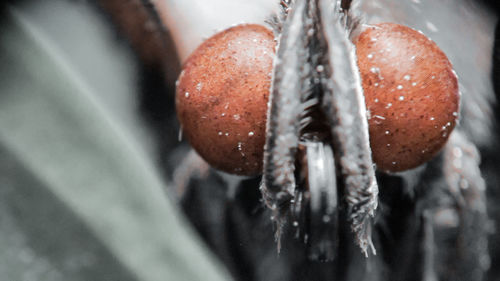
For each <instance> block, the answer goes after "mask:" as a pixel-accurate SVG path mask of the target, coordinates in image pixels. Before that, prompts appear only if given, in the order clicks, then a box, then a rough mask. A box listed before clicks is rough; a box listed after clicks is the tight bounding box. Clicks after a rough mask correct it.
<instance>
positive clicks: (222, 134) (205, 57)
mask: <svg viewBox="0 0 500 281" xmlns="http://www.w3.org/2000/svg"><path fill="white" fill-rule="evenodd" d="M275 47H276V42H275V40H274V35H273V32H272V31H271V30H269V29H267V28H265V27H263V26H261V25H255V24H245V25H239V26H236V27H232V28H229V29H227V30H224V31H222V32H220V33H217V34H216V35H214V36H212V37H211V38H209V39H208V40H206V41H205V42H204V43H203V44H201V45H200V46H199V47H198V48H197V49H196V50H195V51H194V52H193V54H191V56H190V57H189V58H188V59H187V61H186V63H185V65H184V68H183V71H182V73H181V75H180V77H179V81H178V85H177V93H176V107H177V115H178V117H179V120H180V123H181V125H182V129H183V133H184V135H185V136H186V137H187V139H188V140H189V142H190V143H191V145H192V146H193V148H194V149H195V150H196V151H197V152H198V153H199V154H200V155H201V156H202V157H203V158H204V159H205V160H206V161H207V162H208V163H209V164H210V165H212V166H213V167H215V168H217V169H220V170H222V171H225V172H229V173H233V174H239V175H256V174H259V173H261V170H262V157H263V156H262V154H263V149H264V142H265V127H266V114H267V102H268V97H269V88H270V84H271V74H272V65H273V58H274V53H275Z"/></svg>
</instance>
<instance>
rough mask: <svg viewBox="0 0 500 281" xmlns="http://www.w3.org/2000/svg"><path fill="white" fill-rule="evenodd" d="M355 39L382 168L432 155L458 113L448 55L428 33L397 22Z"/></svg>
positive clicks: (373, 144)
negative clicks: (426, 34)
mask: <svg viewBox="0 0 500 281" xmlns="http://www.w3.org/2000/svg"><path fill="white" fill-rule="evenodd" d="M355 43H356V48H357V57H358V66H359V70H360V73H361V78H362V82H363V88H364V93H365V99H366V105H367V109H368V112H369V120H368V123H369V127H370V144H371V148H372V153H373V160H374V162H375V163H376V164H377V168H378V169H381V170H384V171H391V172H396V171H402V170H407V169H411V168H415V167H417V166H419V165H421V164H422V163H424V162H426V161H428V160H430V159H431V158H432V157H433V156H434V155H435V154H436V153H437V152H438V151H439V150H440V149H441V148H442V147H443V146H444V144H445V143H446V140H447V139H448V137H449V135H450V133H451V131H452V130H453V128H454V127H455V124H456V121H457V116H458V109H459V108H458V107H459V91H458V81H457V77H456V75H455V73H454V72H453V69H452V66H451V63H450V62H449V60H448V58H447V57H446V55H445V54H444V53H443V52H442V51H441V49H439V47H438V46H437V45H436V44H435V43H434V42H433V41H431V40H430V39H429V38H427V37H426V36H425V35H423V34H422V33H420V32H418V31H415V30H413V29H411V28H409V27H406V26H402V25H398V24H393V23H382V24H377V25H374V26H370V27H368V28H366V30H364V31H363V32H362V33H361V34H360V35H359V37H358V38H357V40H356V42H355Z"/></svg>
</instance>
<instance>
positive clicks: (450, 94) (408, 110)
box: [176, 23, 459, 175]
mask: <svg viewBox="0 0 500 281" xmlns="http://www.w3.org/2000/svg"><path fill="white" fill-rule="evenodd" d="M355 43H356V48H357V49H356V50H357V57H358V66H359V70H360V73H361V77H362V83H363V88H364V93H365V100H366V105H367V109H368V113H369V120H368V122H369V129H370V143H371V148H372V152H373V160H374V162H375V163H376V164H377V168H379V169H380V170H384V171H391V172H396V171H403V170H407V169H411V168H415V167H417V166H419V165H420V164H422V163H424V162H426V161H428V160H430V159H431V158H432V157H433V156H434V155H435V154H436V153H437V152H438V151H439V150H440V149H441V148H442V147H443V146H444V144H445V143H446V140H447V139H448V136H449V135H450V133H451V131H452V130H453V128H454V127H455V124H456V120H457V116H458V106H459V92H458V81H457V77H456V75H455V73H454V72H453V70H452V66H451V64H450V62H449V60H448V58H447V57H446V55H445V54H444V53H443V52H442V51H441V50H440V49H439V47H438V46H437V45H436V44H435V43H434V42H432V41H431V40H430V39H429V38H427V37H426V36H425V35H423V34H421V33H420V32H418V31H415V30H413V29H411V28H409V27H405V26H402V25H397V24H392V23H382V24H377V25H373V26H370V27H367V28H366V29H365V30H364V31H363V32H362V33H361V34H360V35H359V37H358V38H357V40H356V42H355ZM275 46H276V43H275V40H274V36H273V33H272V32H271V30H269V29H267V28H265V27H263V26H260V25H253V24H248V25H239V26H236V27H233V28H230V29H227V30H225V31H222V32H220V33H218V34H216V35H214V36H213V37H211V38H209V39H208V40H206V41H205V42H204V43H203V44H202V45H200V46H199V47H198V49H196V50H195V52H194V53H193V54H192V55H191V56H190V57H189V58H188V60H187V62H186V63H185V65H184V70H183V72H182V73H181V75H180V77H179V81H178V83H179V84H178V86H177V96H176V104H177V114H178V116H179V119H180V122H181V124H182V128H183V132H184V134H185V135H186V136H187V138H188V139H189V141H190V143H191V145H192V146H193V147H194V148H195V150H196V151H197V152H198V153H199V154H200V155H201V156H202V157H203V158H204V159H205V160H206V161H207V162H208V163H209V164H211V165H212V166H214V167H215V168H217V169H220V170H222V171H226V172H229V173H233V174H239V175H256V174H259V173H260V172H261V169H262V154H263V147H264V142H265V125H266V113H267V102H268V95H269V88H270V83H271V72H272V62H273V57H274V53H275Z"/></svg>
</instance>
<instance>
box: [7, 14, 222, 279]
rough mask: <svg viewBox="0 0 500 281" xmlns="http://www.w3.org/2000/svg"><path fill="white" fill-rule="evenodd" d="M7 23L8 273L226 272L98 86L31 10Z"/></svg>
mask: <svg viewBox="0 0 500 281" xmlns="http://www.w3.org/2000/svg"><path fill="white" fill-rule="evenodd" d="M3 18H4V21H5V22H6V24H3V26H2V27H1V28H0V29H1V30H0V178H1V179H0V184H1V185H0V212H1V214H0V247H1V249H2V251H0V275H2V276H3V277H2V279H4V278H5V276H6V279H5V280H146V281H150V280H151V281H153V280H225V279H227V275H226V272H225V270H224V269H223V268H222V267H221V266H220V265H219V264H218V263H217V262H216V259H215V258H214V257H213V256H212V254H211V253H210V252H209V251H208V250H207V249H206V248H205V247H204V246H203V245H202V244H201V243H200V242H199V240H198V239H197V237H196V236H195V235H194V234H193V232H192V230H191V228H190V227H188V226H187V225H186V223H185V222H184V218H183V217H182V216H181V215H180V214H179V212H178V210H177V209H176V207H175V206H173V205H172V204H171V202H170V201H169V200H168V198H167V197H166V194H165V192H164V190H165V188H164V183H163V182H162V181H161V180H160V178H159V176H158V173H157V171H156V170H155V168H154V166H153V165H152V164H151V163H150V162H149V159H147V157H146V156H145V154H144V153H143V152H142V150H141V149H140V148H139V145H138V144H136V143H134V141H133V138H131V137H130V136H128V135H127V131H126V130H124V129H123V128H121V126H120V125H119V124H120V122H117V120H114V118H116V117H114V116H113V115H111V114H108V113H107V112H106V110H105V109H104V108H103V107H102V106H101V105H100V104H99V102H98V101H97V100H95V96H96V93H90V91H91V90H90V89H89V88H88V87H87V86H86V85H85V83H83V82H82V80H81V79H80V78H79V77H78V75H76V74H75V72H74V71H73V70H72V68H71V66H70V65H68V64H67V63H66V62H65V61H64V60H63V59H61V57H59V56H58V53H57V49H56V48H54V47H53V46H51V43H50V41H49V40H47V39H46V38H44V36H43V35H42V33H40V32H38V31H37V29H36V26H33V24H30V22H29V21H28V20H27V19H26V18H25V17H23V16H22V14H20V13H18V12H16V11H15V10H13V9H9V10H8V11H7V13H6V16H4V17H3ZM101 94H102V95H105V94H106V93H101Z"/></svg>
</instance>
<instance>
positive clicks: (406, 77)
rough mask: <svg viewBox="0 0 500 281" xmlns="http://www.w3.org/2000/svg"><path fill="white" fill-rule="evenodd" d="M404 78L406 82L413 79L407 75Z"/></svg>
mask: <svg viewBox="0 0 500 281" xmlns="http://www.w3.org/2000/svg"><path fill="white" fill-rule="evenodd" d="M403 78H404V79H405V80H406V81H410V79H411V77H410V75H405V76H404V77H403Z"/></svg>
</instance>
